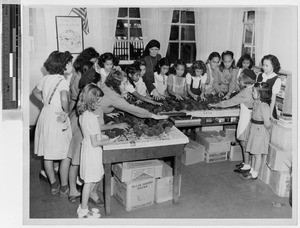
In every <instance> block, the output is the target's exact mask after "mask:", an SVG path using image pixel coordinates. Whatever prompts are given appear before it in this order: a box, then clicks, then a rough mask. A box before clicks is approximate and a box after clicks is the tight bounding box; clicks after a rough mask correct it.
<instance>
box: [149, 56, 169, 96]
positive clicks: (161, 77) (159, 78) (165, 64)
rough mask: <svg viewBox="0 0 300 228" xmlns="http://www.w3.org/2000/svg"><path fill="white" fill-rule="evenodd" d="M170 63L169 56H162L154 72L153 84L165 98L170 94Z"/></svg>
mask: <svg viewBox="0 0 300 228" xmlns="http://www.w3.org/2000/svg"><path fill="white" fill-rule="evenodd" d="M170 65H171V63H170V61H169V60H168V59H167V58H162V59H161V60H159V62H158V64H157V65H156V71H155V72H154V83H153V85H154V86H155V88H156V90H157V92H158V94H159V95H161V97H162V98H163V99H165V98H166V97H168V96H169V95H168V91H167V79H168V72H169V69H170Z"/></svg>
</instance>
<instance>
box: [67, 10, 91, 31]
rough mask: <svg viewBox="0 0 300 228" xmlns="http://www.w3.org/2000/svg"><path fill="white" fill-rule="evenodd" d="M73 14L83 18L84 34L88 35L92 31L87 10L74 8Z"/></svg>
mask: <svg viewBox="0 0 300 228" xmlns="http://www.w3.org/2000/svg"><path fill="white" fill-rule="evenodd" d="M71 12H73V13H75V14H77V15H78V16H79V17H81V18H82V28H83V31H84V33H85V34H86V35H87V34H88V33H89V32H90V31H89V22H88V18H87V10H86V8H72V10H71Z"/></svg>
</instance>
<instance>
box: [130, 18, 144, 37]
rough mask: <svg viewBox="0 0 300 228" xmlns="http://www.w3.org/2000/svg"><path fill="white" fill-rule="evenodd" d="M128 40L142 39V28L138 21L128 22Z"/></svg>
mask: <svg viewBox="0 0 300 228" xmlns="http://www.w3.org/2000/svg"><path fill="white" fill-rule="evenodd" d="M130 39H134V40H135V39H142V28H141V21H140V20H131V21H130Z"/></svg>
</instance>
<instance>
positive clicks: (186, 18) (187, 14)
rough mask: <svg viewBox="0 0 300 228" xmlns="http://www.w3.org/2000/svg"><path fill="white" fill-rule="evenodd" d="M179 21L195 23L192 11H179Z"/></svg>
mask: <svg viewBox="0 0 300 228" xmlns="http://www.w3.org/2000/svg"><path fill="white" fill-rule="evenodd" d="M181 23H188V24H195V16H194V11H184V10H182V11H181Z"/></svg>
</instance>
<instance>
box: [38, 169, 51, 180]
mask: <svg viewBox="0 0 300 228" xmlns="http://www.w3.org/2000/svg"><path fill="white" fill-rule="evenodd" d="M39 178H40V180H43V181H46V182H49V181H48V177H47V175H46V172H45V171H41V172H40V173H39Z"/></svg>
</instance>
